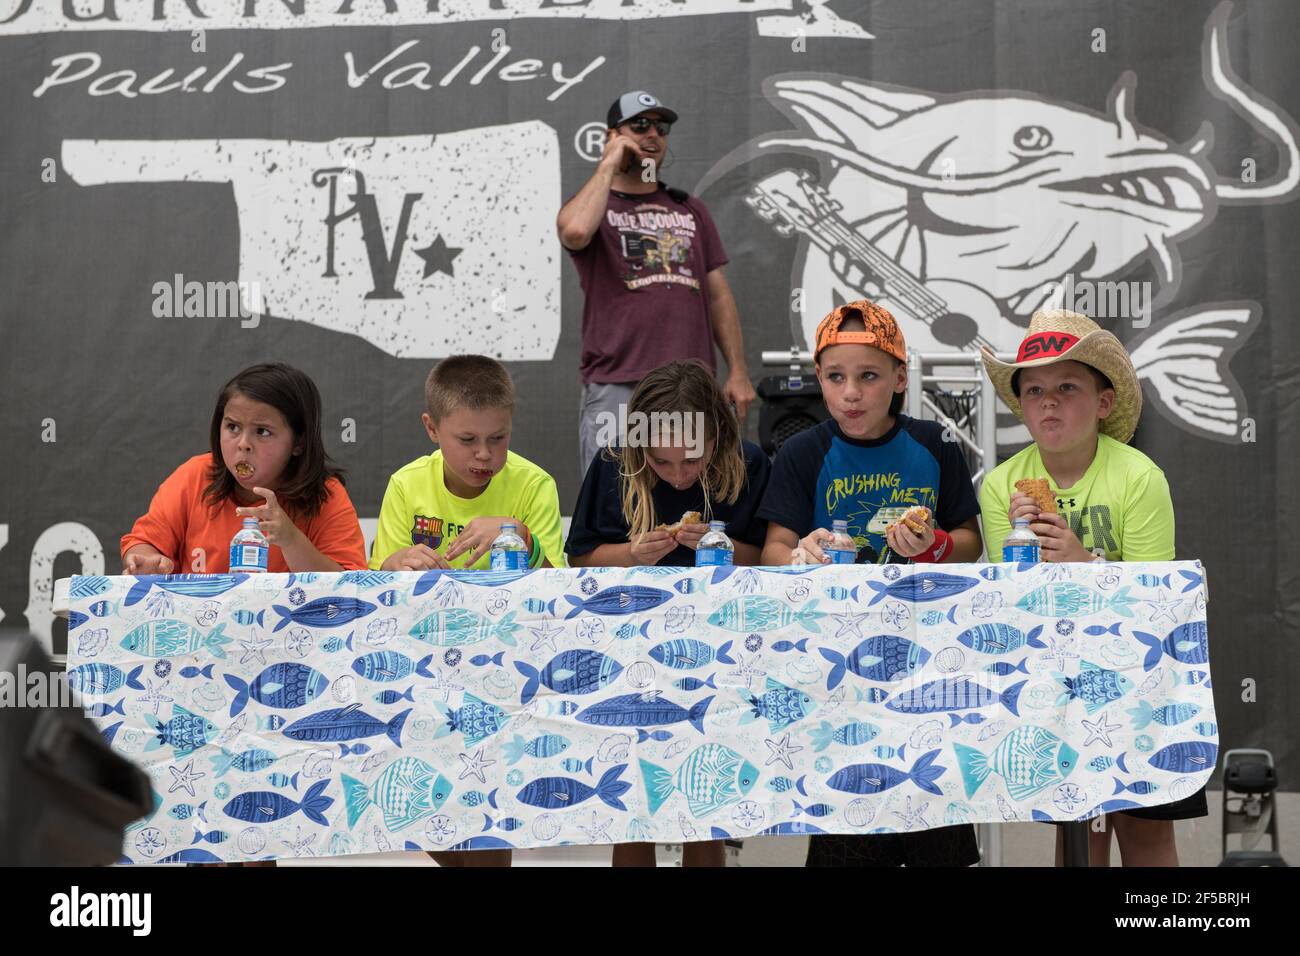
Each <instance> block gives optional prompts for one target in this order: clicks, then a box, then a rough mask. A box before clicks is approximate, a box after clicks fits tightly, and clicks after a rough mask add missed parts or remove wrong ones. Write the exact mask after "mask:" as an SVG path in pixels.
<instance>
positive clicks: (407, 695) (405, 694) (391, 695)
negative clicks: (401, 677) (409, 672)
mask: <svg viewBox="0 0 1300 956" xmlns="http://www.w3.org/2000/svg"><path fill="white" fill-rule="evenodd" d="M414 694H415V685H414V684H412V685H411V686H410V687H408V688H406V690H404V691H401V692H400V693H399V692H398V691H395V690H385V691H380V692H379V693H378V694H375V695H374V697H373V698H372V699H373V700H374V702H375V703H376V704H383V705H384V706H390V705H392V704H397V703H400V702H401V701H404V700H405V701H409V702H410V703H412V704H414V703H415V696H414Z"/></svg>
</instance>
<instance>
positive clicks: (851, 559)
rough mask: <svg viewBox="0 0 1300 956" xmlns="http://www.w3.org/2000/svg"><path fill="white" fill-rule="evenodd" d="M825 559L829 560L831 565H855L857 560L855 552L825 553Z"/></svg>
mask: <svg viewBox="0 0 1300 956" xmlns="http://www.w3.org/2000/svg"><path fill="white" fill-rule="evenodd" d="M823 553H824V554H825V555H826V557H828V558H830V559H831V564H855V563H856V562H857V560H858V554H857V552H856V551H825V550H823Z"/></svg>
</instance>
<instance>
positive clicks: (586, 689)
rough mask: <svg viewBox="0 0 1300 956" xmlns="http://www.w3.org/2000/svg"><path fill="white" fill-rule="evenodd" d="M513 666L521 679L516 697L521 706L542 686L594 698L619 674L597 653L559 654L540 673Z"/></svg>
mask: <svg viewBox="0 0 1300 956" xmlns="http://www.w3.org/2000/svg"><path fill="white" fill-rule="evenodd" d="M514 663H515V669H516V670H518V671H519V673H521V674H523V675H524V678H525V683H524V689H523V691H522V692H521V693H520V696H519V702H520V703H521V704H527V703H528V702H529V701H531V700H532V699H533V697H534V696H536V694H537V689H538V685H539V684H545V685H546V686H547V687H549V688H550V689H551V690H553V691H555V692H556V693H557V694H594V693H595V692H596V691H598V690H600V689H601V688H602V687H605V686H606V685H608V684H611V683H613V681H614V679H615V678H616V677H618V675H619V674H621V673H622V672H623V665H622V664H620V663H619V662H618V661H616V660H614V658H612V657H607V656H605V655H604V654H601V653H600V652H599V651H586V650H578V651H561V652H560V653H559V654H556V655H555V656H554V657H552V658H551V661H550V663H549V664H547V665H546V666H545V667H544V668H542V670H541V671H540V672H539V671H538V670H537V668H535V667H533V666H532V665H531V664H526V663H524V662H523V661H515V662H514Z"/></svg>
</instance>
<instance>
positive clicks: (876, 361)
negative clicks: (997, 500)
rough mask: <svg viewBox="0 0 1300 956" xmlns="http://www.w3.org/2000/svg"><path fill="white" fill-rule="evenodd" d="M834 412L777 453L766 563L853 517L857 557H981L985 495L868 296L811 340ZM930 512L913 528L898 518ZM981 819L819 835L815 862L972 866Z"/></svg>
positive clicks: (808, 547) (893, 330)
mask: <svg viewBox="0 0 1300 956" xmlns="http://www.w3.org/2000/svg"><path fill="white" fill-rule="evenodd" d="M814 361H815V362H816V369H817V380H818V382H819V383H820V384H821V388H822V398H823V399H824V401H825V402H826V407H827V409H828V410H829V411H830V414H831V418H830V420H829V421H826V422H822V423H821V424H820V425H817V426H816V427H814V428H810V429H808V430H806V431H802V432H799V433H798V434H796V435H794V436H792V437H791V438H790V439H788V440H787V441H786V442H785V444H784V445H782V446H781V450H780V451H779V452H778V453H777V456H776V461H775V462H773V465H772V474H771V477H770V478H769V479H768V485H767V491H766V492H765V493H764V495H763V503H762V504H761V505H760V506H759V509H758V516H759V517H760V518H762V519H764V520H766V521H767V522H768V526H767V541H766V543H765V545H764V547H763V559H762V563H763V564H766V565H776V564H790V563H791V558H792V556H796V549H797V548H800V549H802V553H799V554H798V555H797V557H798V558H799V560H800V561H803V560H809V561H811V562H812V563H819V562H825V561H828V560H830V559H829V558H828V557H827V556H826V554H825V552H824V551H823V546H824V545H825V544H826V542H827V539H828V538H830V536H831V532H830V531H828V530H827V529H828V528H830V527H831V526H832V524H833V522H834V521H835V520H836V519H842V520H845V521H847V522H848V529H849V534H850V535H851V536H852V538H853V539H854V542H855V543H856V544H857V546H858V560H859V561H869V562H872V563H876V562H886V561H888V562H896V561H900V560H901V561H904V562H906V561H917V562H936V561H975V560H977V559H978V558H979V556H980V551H981V547H982V545H981V543H980V532H979V525H978V523H977V520H976V517H977V515H978V514H979V502H978V501H977V499H976V497H975V489H974V488H973V487H972V486H971V478H970V470H969V469H968V468H967V466H966V460H965V458H964V457H963V456H962V452H961V447H960V446H959V445H958V444H957V443H956V442H952V441H944V439H943V426H942V425H940V424H938V423H937V422H930V421H920V420H917V419H914V418H910V417H908V416H907V415H903V414H901V413H900V409H901V407H902V403H903V393H904V391H905V390H906V388H907V364H906V362H907V349H906V346H905V345H904V342H903V334H902V332H900V331H899V329H898V323H897V322H896V321H895V320H894V317H893V316H892V315H890V314H889V312H888V311H887V310H885V309H883V308H881V307H880V306H878V305H875V304H874V303H872V302H869V301H867V300H866V299H860V300H858V301H857V302H849V303H847V304H845V305H842V306H840V307H839V308H838V309H835V310H834V311H833V312H831V313H830V314H829V315H828V316H826V318H824V319H822V321H821V324H820V325H818V327H817V339H816V346H815V350H814ZM912 506H924V507H926V508H928V509H929V510H930V512H931V515H932V519H931V522H930V523H927V524H925V525H924V526H923V530H922V531H920V532H916V531H914V530H912V529H910V528H909V527H908V526H907V525H906V524H904V523H903V522H901V521H898V520H897V519H898V518H899V517H900V516H901V514H902V513H903V512H904V511H906V510H907V509H908V508H909V507H912ZM978 858H979V853H978V850H977V849H976V845H975V830H974V828H973V827H970V826H957V827H943V828H941V829H935V830H921V831H919V832H917V833H898V834H880V835H876V836H869V837H860V836H814V837H813V838H812V841H811V844H810V846H809V851H808V865H809V866H902V865H907V866H927V865H929V866H969V865H971V864H972V863H974V862H976V860H978Z"/></svg>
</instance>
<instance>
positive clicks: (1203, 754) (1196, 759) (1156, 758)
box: [1147, 740, 1219, 773]
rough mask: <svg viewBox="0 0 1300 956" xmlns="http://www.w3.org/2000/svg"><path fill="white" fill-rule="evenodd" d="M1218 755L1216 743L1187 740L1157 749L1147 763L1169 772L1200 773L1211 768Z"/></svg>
mask: <svg viewBox="0 0 1300 956" xmlns="http://www.w3.org/2000/svg"><path fill="white" fill-rule="evenodd" d="M1218 757H1219V747H1218V745H1217V744H1212V743H1208V742H1207V741H1203V740H1188V741H1184V742H1183V743H1178V744H1170V745H1169V746H1168V747H1165V748H1163V749H1161V750H1157V751H1156V752H1155V753H1153V754H1152V755H1151V757H1150V759H1149V760H1147V763H1149V764H1151V766H1153V767H1155V768H1156V769H1157V770H1168V771H1169V772H1170V773H1201V772H1203V771H1206V770H1213V769H1214V764H1215V762H1216V761H1217V760H1218Z"/></svg>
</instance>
